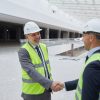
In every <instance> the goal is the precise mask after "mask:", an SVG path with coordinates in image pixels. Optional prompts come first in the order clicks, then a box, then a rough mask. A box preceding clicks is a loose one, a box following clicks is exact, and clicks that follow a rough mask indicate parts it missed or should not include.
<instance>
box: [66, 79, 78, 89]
mask: <svg viewBox="0 0 100 100" xmlns="http://www.w3.org/2000/svg"><path fill="white" fill-rule="evenodd" d="M77 84H78V79H76V80H72V81H67V82H65V89H66V91H70V90H75V89H76V87H77Z"/></svg>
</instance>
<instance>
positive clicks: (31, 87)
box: [22, 43, 52, 95]
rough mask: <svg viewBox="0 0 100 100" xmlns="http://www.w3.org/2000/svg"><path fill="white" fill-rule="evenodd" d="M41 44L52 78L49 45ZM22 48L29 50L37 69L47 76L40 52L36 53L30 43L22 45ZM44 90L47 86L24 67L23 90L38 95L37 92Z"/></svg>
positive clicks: (40, 92)
mask: <svg viewBox="0 0 100 100" xmlns="http://www.w3.org/2000/svg"><path fill="white" fill-rule="evenodd" d="M39 45H40V47H41V49H42V52H43V55H44V59H45V63H46V65H47V68H48V72H49V75H50V79H51V80H52V77H51V68H50V64H49V59H48V51H47V47H46V45H45V44H43V43H40V44H39ZM22 48H25V49H26V50H27V51H28V53H29V56H30V59H31V62H32V63H33V64H34V65H35V66H34V68H35V70H36V71H37V72H38V73H40V74H41V75H43V76H45V70H44V66H43V63H42V62H41V60H40V58H39V56H38V54H37V53H36V51H35V50H34V48H32V46H30V44H29V43H26V44H24V45H23V46H22ZM44 90H45V88H44V87H43V86H42V85H41V84H39V83H37V82H36V81H34V79H32V78H31V77H30V76H29V75H28V74H27V72H26V71H25V70H24V69H23V68H22V92H23V93H25V94H36V95H37V94H42V93H43V92H44Z"/></svg>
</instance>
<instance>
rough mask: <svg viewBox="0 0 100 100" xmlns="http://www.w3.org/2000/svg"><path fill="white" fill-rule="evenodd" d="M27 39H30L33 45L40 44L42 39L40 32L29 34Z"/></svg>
mask: <svg viewBox="0 0 100 100" xmlns="http://www.w3.org/2000/svg"><path fill="white" fill-rule="evenodd" d="M27 39H28V41H30V42H31V43H33V44H39V41H40V39H41V35H40V32H36V33H30V34H28V35H27Z"/></svg>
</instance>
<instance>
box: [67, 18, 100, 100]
mask: <svg viewBox="0 0 100 100" xmlns="http://www.w3.org/2000/svg"><path fill="white" fill-rule="evenodd" d="M83 42H84V47H85V49H86V50H88V51H89V52H88V54H87V57H86V60H85V63H84V65H83V69H82V72H81V74H80V78H79V80H78V79H77V80H73V81H68V82H65V88H66V90H67V91H69V90H73V89H76V93H75V100H100V19H92V20H90V21H89V22H88V23H87V24H86V25H85V27H84V30H83Z"/></svg>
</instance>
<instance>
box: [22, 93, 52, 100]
mask: <svg viewBox="0 0 100 100" xmlns="http://www.w3.org/2000/svg"><path fill="white" fill-rule="evenodd" d="M22 97H23V99H24V100H51V92H48V91H45V92H44V93H43V94H39V95H26V94H22Z"/></svg>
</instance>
